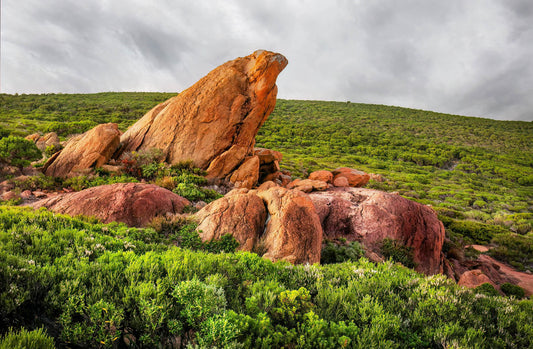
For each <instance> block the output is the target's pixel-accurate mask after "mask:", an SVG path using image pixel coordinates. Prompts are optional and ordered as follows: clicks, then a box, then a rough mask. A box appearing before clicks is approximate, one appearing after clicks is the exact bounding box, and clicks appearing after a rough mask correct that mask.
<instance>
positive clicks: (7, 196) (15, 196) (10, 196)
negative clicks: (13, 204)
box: [0, 190, 20, 201]
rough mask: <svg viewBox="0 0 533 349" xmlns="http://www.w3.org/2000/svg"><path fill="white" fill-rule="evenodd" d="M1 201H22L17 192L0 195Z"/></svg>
mask: <svg viewBox="0 0 533 349" xmlns="http://www.w3.org/2000/svg"><path fill="white" fill-rule="evenodd" d="M0 199H2V200H4V201H7V200H14V199H20V195H19V194H17V193H16V192H15V191H13V190H11V191H7V192H5V193H3V194H2V195H0Z"/></svg>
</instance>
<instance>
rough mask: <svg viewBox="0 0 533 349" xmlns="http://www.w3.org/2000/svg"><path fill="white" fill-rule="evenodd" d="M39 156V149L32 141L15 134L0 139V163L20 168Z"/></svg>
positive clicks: (40, 155)
mask: <svg viewBox="0 0 533 349" xmlns="http://www.w3.org/2000/svg"><path fill="white" fill-rule="evenodd" d="M41 157H42V153H41V151H40V150H39V149H38V148H37V146H36V145H35V143H33V142H32V141H29V140H27V139H24V138H22V137H15V136H9V137H5V138H2V139H0V164H1V163H4V164H6V165H11V166H17V167H20V168H22V167H24V166H28V165H29V164H30V162H31V161H34V160H39V159H40V158H41Z"/></svg>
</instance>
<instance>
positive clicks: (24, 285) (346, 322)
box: [0, 207, 533, 348]
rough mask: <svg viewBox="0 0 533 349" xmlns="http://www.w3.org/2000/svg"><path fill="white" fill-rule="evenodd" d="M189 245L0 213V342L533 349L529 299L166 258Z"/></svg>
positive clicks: (399, 280)
mask: <svg viewBox="0 0 533 349" xmlns="http://www.w3.org/2000/svg"><path fill="white" fill-rule="evenodd" d="M176 228H178V227H176ZM192 232H194V230H192ZM192 232H191V231H190V230H189V231H188V230H187V226H184V227H181V228H178V229H176V230H170V231H169V230H167V231H166V234H161V231H155V230H153V229H136V228H128V227H126V226H124V225H121V224H109V225H104V224H98V223H97V222H95V221H94V220H89V219H80V218H70V217H68V216H62V215H55V214H52V213H50V212H47V211H32V210H30V209H27V208H20V207H8V208H6V207H0V302H1V303H0V304H1V305H2V306H1V307H0V334H2V333H3V332H5V331H7V328H8V327H9V326H16V327H20V326H23V327H26V328H27V329H34V328H40V327H44V328H45V329H46V331H47V332H48V333H49V334H50V335H52V336H53V337H54V338H55V340H56V344H57V345H59V346H60V347H91V348H93V347H95V348H96V347H99V348H111V347H114V348H116V347H127V346H132V347H136V348H138V347H158V346H159V345H161V346H164V347H185V346H186V345H187V344H197V345H199V347H202V348H212V347H218V348H228V347H229V348H239V347H244V348H250V347H254V348H259V347H261V348H281V347H285V348H287V347H298V348H370V347H379V348H405V347H409V348H440V347H461V348H466V347H468V348H504V347H505V348H527V347H531V343H532V340H533V328H532V327H531V325H530V320H531V317H532V316H533V306H532V302H533V301H532V300H517V299H514V298H505V297H500V296H498V295H494V292H496V291H495V290H494V289H493V288H492V289H491V288H490V287H489V288H486V287H484V288H480V289H477V290H475V291H472V290H468V289H464V288H461V287H459V286H457V285H455V284H454V283H453V281H451V280H449V279H447V278H446V277H445V276H443V275H434V276H431V277H424V276H422V275H420V274H417V273H416V272H414V271H412V270H410V269H407V268H405V267H402V266H398V265H393V264H392V263H391V262H386V263H380V264H379V265H375V264H373V263H369V262H368V261H366V260H364V259H361V260H359V261H358V262H346V263H341V264H330V265H324V266H320V265H314V266H309V265H297V266H293V265H290V264H288V263H286V262H278V263H272V262H271V261H269V260H266V259H263V258H261V257H259V256H257V255H256V254H252V253H248V252H245V253H219V254H215V253H209V254H208V253H205V252H201V251H191V250H190V249H182V248H179V247H176V246H174V243H175V242H176V241H177V242H178V243H180V244H181V246H183V247H185V246H186V247H188V248H193V249H194V247H195V246H196V248H199V249H201V246H200V245H201V242H200V241H199V238H198V236H196V239H197V240H198V241H197V242H194V240H195V239H194V236H193V235H192V234H191V233H192ZM185 243H186V245H185ZM220 247H224V246H219V247H218V248H216V250H217V251H221V250H225V249H221V248H220ZM234 247H235V246H233V248H234ZM206 249H207V250H208V251H209V250H211V249H210V248H209V246H206ZM226 251H227V250H226ZM487 285H488V284H486V285H485V286H487ZM489 286H490V285H489ZM10 332H11V333H10V334H9V335H8V337H10V338H12V337H17V335H16V334H15V333H13V331H10ZM19 336H23V337H24V338H26V337H28V336H30V338H31V336H34V337H42V336H43V335H42V334H40V335H38V334H36V333H33V334H29V335H28V334H25V335H19ZM34 340H35V338H34ZM11 341H12V340H11ZM6 342H7V341H6ZM6 342H4V341H3V340H2V338H0V347H1V346H2V345H7V344H6ZM7 346H9V345H7Z"/></svg>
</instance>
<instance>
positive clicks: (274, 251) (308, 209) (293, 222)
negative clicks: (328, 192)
mask: <svg viewBox="0 0 533 349" xmlns="http://www.w3.org/2000/svg"><path fill="white" fill-rule="evenodd" d="M257 195H258V196H259V197H261V198H262V199H263V201H264V202H265V203H266V205H267V209H268V213H269V219H268V222H267V223H266V227H265V232H264V233H263V235H262V236H261V238H260V240H259V244H260V249H262V250H264V251H265V254H264V255H263V257H265V258H268V259H270V260H273V261H276V260H280V259H282V260H286V261H288V262H291V263H296V264H300V263H310V264H312V263H319V262H320V251H321V247H322V227H321V225H320V220H319V217H318V215H317V213H316V211H315V207H314V206H313V202H312V201H311V199H310V198H309V196H307V194H304V193H303V192H301V191H299V190H289V189H285V188H283V187H272V188H270V189H268V190H260V191H258V192H257Z"/></svg>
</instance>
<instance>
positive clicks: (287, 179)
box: [279, 174, 292, 187]
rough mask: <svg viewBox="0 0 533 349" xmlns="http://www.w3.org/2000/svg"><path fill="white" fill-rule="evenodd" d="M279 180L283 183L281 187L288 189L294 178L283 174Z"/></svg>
mask: <svg viewBox="0 0 533 349" xmlns="http://www.w3.org/2000/svg"><path fill="white" fill-rule="evenodd" d="M279 179H280V181H281V186H282V187H286V186H287V185H289V183H290V182H291V181H292V178H291V176H290V175H287V174H282V175H280V176H279Z"/></svg>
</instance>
